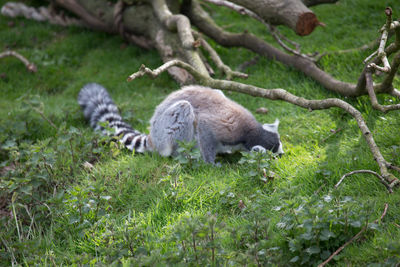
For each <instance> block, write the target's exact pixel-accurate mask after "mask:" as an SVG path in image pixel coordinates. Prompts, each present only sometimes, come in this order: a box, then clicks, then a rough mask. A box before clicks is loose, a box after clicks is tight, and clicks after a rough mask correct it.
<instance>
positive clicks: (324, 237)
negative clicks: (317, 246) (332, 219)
mask: <svg viewBox="0 0 400 267" xmlns="http://www.w3.org/2000/svg"><path fill="white" fill-rule="evenodd" d="M331 237H335V234H334V233H332V232H331V231H329V230H328V229H323V230H322V231H321V236H320V239H321V240H322V241H326V240H328V239H329V238H331Z"/></svg>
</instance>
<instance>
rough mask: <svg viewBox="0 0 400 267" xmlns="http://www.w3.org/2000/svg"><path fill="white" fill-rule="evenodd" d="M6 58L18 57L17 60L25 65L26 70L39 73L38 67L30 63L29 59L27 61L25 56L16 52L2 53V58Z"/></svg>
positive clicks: (0, 55)
mask: <svg viewBox="0 0 400 267" xmlns="http://www.w3.org/2000/svg"><path fill="white" fill-rule="evenodd" d="M4 57H16V58H17V59H19V60H20V61H21V62H22V63H24V65H25V67H26V69H27V70H28V71H29V72H37V67H36V65H35V64H33V63H32V62H30V61H29V60H28V59H26V57H24V56H23V55H21V54H19V53H17V52H15V51H11V50H10V51H5V52H2V53H0V58H4Z"/></svg>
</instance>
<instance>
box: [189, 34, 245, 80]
mask: <svg viewBox="0 0 400 267" xmlns="http://www.w3.org/2000/svg"><path fill="white" fill-rule="evenodd" d="M193 34H194V36H196V38H199V41H200V43H201V47H202V48H204V50H206V51H207V53H208V54H209V56H210V58H211V60H212V61H213V62H214V63H215V65H217V68H218V69H219V70H221V71H222V72H223V73H224V74H225V75H226V79H227V80H231V79H232V78H233V77H239V78H245V79H246V78H247V77H248V75H247V74H245V73H242V72H238V71H233V70H232V69H231V68H230V67H229V66H227V65H225V64H224V62H222V60H221V58H220V57H219V55H218V53H217V52H216V51H215V50H214V48H212V47H211V45H209V44H208V42H207V41H206V40H205V39H204V38H203V37H202V36H201V35H200V34H199V33H197V32H193Z"/></svg>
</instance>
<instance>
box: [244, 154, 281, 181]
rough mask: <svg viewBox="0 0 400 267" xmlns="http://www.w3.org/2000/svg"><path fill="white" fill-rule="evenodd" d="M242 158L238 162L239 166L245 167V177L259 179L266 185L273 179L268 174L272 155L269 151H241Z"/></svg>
mask: <svg viewBox="0 0 400 267" xmlns="http://www.w3.org/2000/svg"><path fill="white" fill-rule="evenodd" d="M241 154H242V158H241V159H240V160H239V164H242V165H245V166H246V168H247V170H248V171H247V175H248V176H249V177H252V178H255V179H259V180H260V181H262V182H264V183H266V182H268V180H269V179H270V178H271V177H273V175H271V174H270V170H269V169H270V166H271V161H272V159H273V158H274V155H273V154H272V152H270V151H266V152H262V151H249V152H246V151H242V152H241Z"/></svg>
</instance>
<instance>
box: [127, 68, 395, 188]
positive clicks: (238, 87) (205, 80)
mask: <svg viewBox="0 0 400 267" xmlns="http://www.w3.org/2000/svg"><path fill="white" fill-rule="evenodd" d="M173 66H178V67H180V68H183V69H185V70H186V71H188V72H189V73H190V74H191V75H192V76H193V77H194V78H195V79H196V80H197V82H198V83H199V84H201V85H204V86H209V87H211V88H218V89H222V90H228V91H235V92H239V93H244V94H248V95H251V96H257V97H263V98H267V99H271V100H283V101H286V102H289V103H291V104H294V105H297V106H300V107H303V108H306V109H308V110H321V109H329V108H332V107H337V108H340V109H343V110H344V111H346V112H347V113H349V114H350V115H351V116H352V117H353V118H354V119H355V120H356V121H357V124H358V127H359V128H360V130H361V132H362V134H363V136H364V138H365V141H366V142H367V144H368V146H369V148H370V150H371V152H372V154H373V156H374V159H375V161H376V162H377V163H378V165H379V168H380V172H381V176H382V177H383V178H384V180H385V181H386V182H387V183H388V184H389V186H390V188H393V187H394V186H395V185H397V184H398V183H399V180H398V179H397V178H396V177H395V176H394V175H393V174H391V173H390V172H389V171H388V164H389V163H388V162H387V161H386V160H385V159H384V158H383V156H382V154H381V152H380V150H379V148H378V146H377V145H376V143H375V140H374V138H373V137H372V134H371V131H370V130H369V128H368V126H367V124H366V123H365V120H364V118H363V117H362V115H361V113H360V112H359V111H358V110H357V109H355V108H354V107H353V106H352V105H350V104H349V103H347V102H345V101H343V100H341V99H338V98H328V99H324V100H308V99H305V98H302V97H298V96H295V95H293V94H291V93H289V92H287V91H286V90H284V89H280V88H279V89H264V88H259V87H256V86H253V85H248V84H243V83H239V82H234V81H227V80H217V79H212V78H210V77H209V76H205V75H203V74H202V73H200V72H198V71H197V70H196V69H194V68H193V67H192V66H190V65H189V64H187V63H185V62H182V61H180V60H172V61H170V62H167V63H165V64H163V65H162V66H160V67H158V68H157V69H155V70H151V69H149V68H147V67H145V66H144V65H142V66H141V67H140V69H139V71H137V72H135V73H133V74H132V75H130V76H129V77H128V81H132V80H134V79H136V78H138V77H142V76H144V75H148V76H150V77H151V78H155V77H157V76H158V75H159V74H160V73H162V72H164V71H166V70H167V69H168V68H170V67H173Z"/></svg>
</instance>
